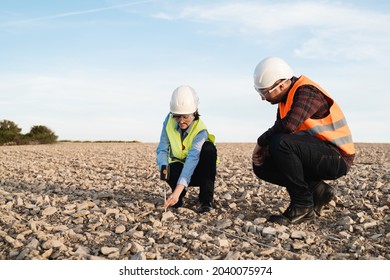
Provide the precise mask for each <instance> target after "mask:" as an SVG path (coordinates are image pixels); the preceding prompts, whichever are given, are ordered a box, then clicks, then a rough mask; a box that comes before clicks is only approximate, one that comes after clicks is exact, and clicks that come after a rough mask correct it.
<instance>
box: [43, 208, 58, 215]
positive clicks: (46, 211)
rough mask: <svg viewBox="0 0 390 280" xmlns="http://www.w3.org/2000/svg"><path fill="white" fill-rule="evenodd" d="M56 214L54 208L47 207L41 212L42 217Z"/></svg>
mask: <svg viewBox="0 0 390 280" xmlns="http://www.w3.org/2000/svg"><path fill="white" fill-rule="evenodd" d="M56 212H57V208H56V207H47V208H46V209H45V210H43V211H42V215H43V216H51V215H53V214H54V213H56Z"/></svg>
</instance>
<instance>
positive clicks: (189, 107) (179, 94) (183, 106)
mask: <svg viewBox="0 0 390 280" xmlns="http://www.w3.org/2000/svg"><path fill="white" fill-rule="evenodd" d="M198 105H199V98H198V95H197V94H196V92H195V90H194V89H193V88H192V87H190V86H187V85H183V86H180V87H178V88H176V89H175V90H174V91H173V94H172V97H171V103H170V111H171V113H172V114H180V115H185V114H192V113H194V112H196V110H197V109H198Z"/></svg>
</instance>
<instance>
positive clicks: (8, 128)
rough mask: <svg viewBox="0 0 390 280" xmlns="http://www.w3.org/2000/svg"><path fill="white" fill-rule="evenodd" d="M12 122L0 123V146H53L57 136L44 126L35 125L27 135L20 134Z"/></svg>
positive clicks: (3, 121) (4, 121)
mask: <svg viewBox="0 0 390 280" xmlns="http://www.w3.org/2000/svg"><path fill="white" fill-rule="evenodd" d="M21 131H22V129H20V128H19V127H18V126H17V125H16V124H15V123H14V122H13V121H10V120H2V121H0V145H28V144H53V143H56V142H57V139H58V136H57V135H55V133H54V132H53V131H51V130H50V129H49V128H48V127H46V126H44V125H35V126H33V127H32V128H31V130H30V132H29V133H27V134H25V135H24V134H22V133H21Z"/></svg>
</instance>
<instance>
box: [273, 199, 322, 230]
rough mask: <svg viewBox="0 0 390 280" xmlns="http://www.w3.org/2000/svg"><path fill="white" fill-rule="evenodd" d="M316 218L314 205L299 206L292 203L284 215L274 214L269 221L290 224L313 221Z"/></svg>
mask: <svg viewBox="0 0 390 280" xmlns="http://www.w3.org/2000/svg"><path fill="white" fill-rule="evenodd" d="M314 219H315V213H314V211H313V207H297V206H295V205H294V204H292V203H291V204H290V206H289V207H288V208H287V209H286V211H284V212H283V214H282V215H272V216H271V217H269V219H268V221H269V222H273V223H278V224H281V225H289V224H299V223H302V222H306V221H313V220H314Z"/></svg>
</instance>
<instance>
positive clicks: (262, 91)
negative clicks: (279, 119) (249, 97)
mask: <svg viewBox="0 0 390 280" xmlns="http://www.w3.org/2000/svg"><path fill="white" fill-rule="evenodd" d="M287 80H288V79H285V80H283V81H281V82H280V83H279V84H277V85H275V86H274V87H273V88H271V89H266V88H257V87H255V90H256V91H257V92H258V93H259V95H260V96H261V97H262V98H264V99H265V97H266V96H267V95H268V94H270V93H271V92H273V91H274V90H275V89H277V88H278V87H279V86H281V85H282V84H284V83H285V82H286V81H287Z"/></svg>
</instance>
